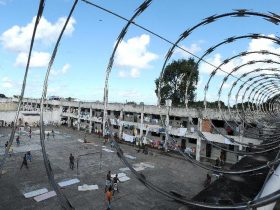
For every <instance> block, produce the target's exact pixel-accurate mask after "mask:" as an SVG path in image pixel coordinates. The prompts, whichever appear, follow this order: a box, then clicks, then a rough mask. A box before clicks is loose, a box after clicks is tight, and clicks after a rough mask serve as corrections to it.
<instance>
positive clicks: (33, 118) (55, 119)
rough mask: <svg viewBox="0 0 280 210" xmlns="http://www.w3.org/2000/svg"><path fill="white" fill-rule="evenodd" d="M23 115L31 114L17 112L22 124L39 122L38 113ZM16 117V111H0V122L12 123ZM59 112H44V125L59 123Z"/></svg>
mask: <svg viewBox="0 0 280 210" xmlns="http://www.w3.org/2000/svg"><path fill="white" fill-rule="evenodd" d="M25 113H29V114H30V113H31V112H22V111H21V112H19V117H18V118H19V119H22V120H23V123H25V122H27V123H28V124H30V125H33V124H34V123H38V122H39V120H40V115H39V112H32V113H33V114H38V115H25ZM15 116H16V111H0V120H4V121H5V122H7V123H8V124H9V123H11V122H12V121H14V119H15ZM60 121H61V117H60V110H59V109H57V110H53V111H52V112H44V122H45V123H60Z"/></svg>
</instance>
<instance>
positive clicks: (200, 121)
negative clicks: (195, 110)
mask: <svg viewBox="0 0 280 210" xmlns="http://www.w3.org/2000/svg"><path fill="white" fill-rule="evenodd" d="M197 129H198V130H199V131H200V132H201V131H202V118H198V126H197ZM200 150H201V138H200V137H199V136H198V137H197V140H196V154H195V159H196V160H197V161H200Z"/></svg>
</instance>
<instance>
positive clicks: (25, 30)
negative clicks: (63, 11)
mask: <svg viewBox="0 0 280 210" xmlns="http://www.w3.org/2000/svg"><path fill="white" fill-rule="evenodd" d="M35 20H36V17H33V19H32V21H31V23H28V24H27V25H26V26H18V25H15V26H13V27H11V28H10V29H8V30H7V31H5V32H4V33H3V34H2V35H1V36H0V41H1V43H2V45H3V47H4V48H5V49H8V50H11V51H14V52H27V51H28V50H29V46H30V42H31V37H32V33H33V29H34V24H35ZM65 21H66V18H65V17H61V18H59V19H58V20H57V21H56V22H55V23H53V24H52V23H50V22H49V21H48V20H47V19H45V18H44V17H42V18H41V20H40V23H39V26H38V28H37V32H36V37H35V40H36V41H37V42H39V43H41V44H44V45H47V46H49V45H50V44H52V43H54V42H55V41H56V39H57V37H58V35H59V33H60V31H61V29H62V27H63V25H64V23H65ZM75 22H76V21H75V19H74V18H71V19H70V20H69V23H68V25H67V28H66V30H65V35H71V34H72V32H73V31H74V24H75Z"/></svg>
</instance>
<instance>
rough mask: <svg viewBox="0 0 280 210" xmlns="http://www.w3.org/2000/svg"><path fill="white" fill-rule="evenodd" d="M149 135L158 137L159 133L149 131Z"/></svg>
mask: <svg viewBox="0 0 280 210" xmlns="http://www.w3.org/2000/svg"><path fill="white" fill-rule="evenodd" d="M151 135H152V136H158V137H160V133H156V132H151Z"/></svg>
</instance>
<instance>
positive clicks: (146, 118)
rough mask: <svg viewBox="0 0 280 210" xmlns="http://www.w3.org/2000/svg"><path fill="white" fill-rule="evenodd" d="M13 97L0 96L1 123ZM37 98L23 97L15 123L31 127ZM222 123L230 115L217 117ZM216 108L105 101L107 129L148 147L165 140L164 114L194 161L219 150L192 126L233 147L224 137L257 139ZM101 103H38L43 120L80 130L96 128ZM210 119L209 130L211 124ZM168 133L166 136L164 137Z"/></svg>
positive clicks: (230, 157)
mask: <svg viewBox="0 0 280 210" xmlns="http://www.w3.org/2000/svg"><path fill="white" fill-rule="evenodd" d="M16 107H17V99H2V100H1V101H0V120H2V122H4V124H3V125H7V126H8V125H9V124H10V123H11V122H12V121H13V120H14V117H15V113H16ZM39 111H40V100H38V99H24V100H23V105H22V107H21V111H20V115H19V118H20V123H25V124H26V123H28V124H29V125H31V126H37V125H38V123H39V118H40V115H39ZM223 117H224V118H225V119H226V120H227V121H228V122H230V121H231V120H235V119H231V117H230V116H223ZM223 117H222V116H221V114H220V112H219V111H218V110H216V109H211V110H207V111H206V110H201V109H188V110H186V109H184V108H174V107H171V108H170V110H168V107H160V108H159V107H157V106H151V105H144V104H141V105H132V104H120V103H110V104H109V105H108V118H109V119H110V122H111V125H112V129H113V132H114V133H115V135H117V136H118V137H119V138H120V139H123V140H126V141H134V139H135V137H137V138H138V139H140V138H141V137H142V139H144V143H148V144H151V145H152V146H153V147H158V148H160V147H162V146H163V143H164V141H165V133H164V131H163V126H162V123H161V122H162V120H164V121H166V119H167V118H168V119H169V120H168V124H169V126H168V130H169V134H170V137H171V138H173V139H175V140H176V142H177V145H179V146H180V147H181V148H182V149H183V150H185V151H187V150H188V151H190V152H191V153H192V154H193V155H195V156H196V159H197V160H200V158H201V157H202V158H206V159H209V160H215V159H216V158H217V157H220V156H221V153H222V151H221V149H219V148H216V147H213V146H212V145H211V144H209V143H207V142H206V141H205V140H203V139H201V138H200V137H199V136H198V135H197V133H196V130H200V131H201V132H202V133H203V135H204V136H205V137H206V138H207V139H208V140H209V141H212V142H216V143H219V144H220V146H222V147H224V148H227V149H229V150H233V151H236V150H238V149H246V148H239V147H240V146H238V145H236V144H234V143H231V142H230V141H228V140H227V139H226V138H225V136H223V135H221V134H224V135H227V134H230V137H231V138H233V139H235V140H237V141H242V142H244V143H247V144H248V143H253V144H259V141H258V140H257V139H253V138H247V137H242V136H240V135H239V132H237V130H238V129H239V128H238V127H236V130H231V132H230V133H229V132H228V125H227V124H226V123H225V121H224V120H223ZM102 118H103V104H102V103H100V102H82V101H79V102H77V101H65V100H48V101H46V103H45V105H44V122H45V124H57V125H62V126H68V127H73V128H74V129H77V130H86V131H87V132H89V133H102V129H103V128H102ZM213 124H214V125H215V129H213ZM217 130H218V131H217ZM170 137H169V138H170ZM223 153H224V154H223V155H224V156H225V160H226V162H228V163H235V162H236V161H237V160H238V157H237V156H236V155H235V154H233V153H230V152H223Z"/></svg>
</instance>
